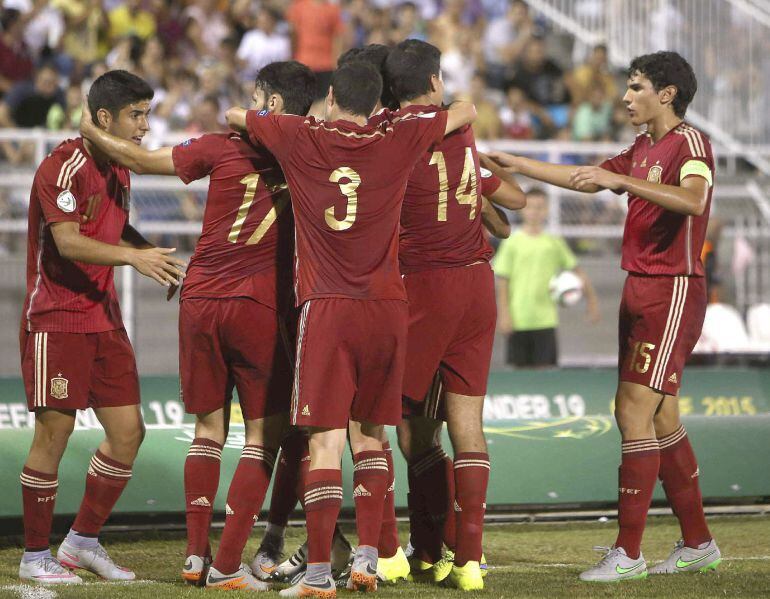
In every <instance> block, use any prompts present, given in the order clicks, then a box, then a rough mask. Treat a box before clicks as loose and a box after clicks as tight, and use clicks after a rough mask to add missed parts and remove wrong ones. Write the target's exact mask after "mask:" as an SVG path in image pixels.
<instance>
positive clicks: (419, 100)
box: [401, 94, 435, 108]
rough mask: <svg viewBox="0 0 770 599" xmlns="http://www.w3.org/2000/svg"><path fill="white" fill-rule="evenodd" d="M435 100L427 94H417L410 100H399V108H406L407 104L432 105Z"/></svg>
mask: <svg viewBox="0 0 770 599" xmlns="http://www.w3.org/2000/svg"><path fill="white" fill-rule="evenodd" d="M434 104H435V102H434V101H433V100H431V98H430V96H429V95H428V94H425V95H424V96H418V97H416V98H412V99H411V100H404V101H403V102H401V108H407V107H408V106H433V105H434Z"/></svg>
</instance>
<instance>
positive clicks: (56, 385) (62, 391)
mask: <svg viewBox="0 0 770 599" xmlns="http://www.w3.org/2000/svg"><path fill="white" fill-rule="evenodd" d="M67 385H69V381H68V380H67V379H65V378H64V377H62V376H61V375H60V376H55V377H53V378H52V379H51V397H53V398H54V399H67V397H69V396H68V395H67Z"/></svg>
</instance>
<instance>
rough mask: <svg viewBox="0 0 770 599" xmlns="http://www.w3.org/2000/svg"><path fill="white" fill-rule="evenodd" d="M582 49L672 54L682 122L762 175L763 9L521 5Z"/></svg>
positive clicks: (682, 0)
mask: <svg viewBox="0 0 770 599" xmlns="http://www.w3.org/2000/svg"><path fill="white" fill-rule="evenodd" d="M528 4H529V5H530V7H531V8H532V9H533V10H535V11H537V12H540V13H541V14H542V15H543V16H544V17H546V18H547V19H548V20H550V21H551V22H552V23H553V24H554V25H555V26H556V27H558V28H560V29H563V30H564V31H567V32H569V33H570V34H572V35H574V36H575V37H576V39H577V40H579V42H581V43H582V44H584V45H585V46H593V45H595V44H598V43H605V44H607V47H608V50H609V57H610V61H611V63H612V65H613V66H614V67H618V68H626V67H627V66H628V64H629V62H630V60H631V59H632V58H633V57H634V56H638V55H640V54H645V53H648V52H655V51H658V50H676V51H677V52H679V53H680V54H682V55H683V56H684V57H685V58H686V59H687V60H688V61H689V62H690V64H692V66H693V68H694V70H695V73H696V75H697V77H698V93H697V94H696V96H695V100H694V101H693V103H692V105H691V107H690V109H689V110H688V119H690V120H691V121H692V122H693V123H694V124H695V125H696V126H699V127H701V128H703V129H704V130H705V131H707V132H708V133H709V134H710V135H711V136H712V138H713V139H714V140H717V141H719V142H721V144H722V145H724V146H725V147H727V148H728V149H729V150H730V151H732V152H735V153H737V154H739V155H740V156H742V157H743V158H745V159H746V160H748V161H750V162H751V163H753V164H754V165H755V166H757V167H758V168H759V169H761V170H762V171H763V172H764V173H765V174H770V160H769V158H770V154H769V153H768V147H770V115H769V114H768V110H767V106H768V105H769V104H770V81H768V80H767V78H768V76H769V74H770V43H769V42H768V40H770V9H769V8H768V3H767V2H759V1H756V0H755V1H753V2H752V1H748V0H590V1H581V0H528Z"/></svg>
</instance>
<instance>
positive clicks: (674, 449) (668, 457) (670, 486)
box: [658, 425, 711, 548]
mask: <svg viewBox="0 0 770 599" xmlns="http://www.w3.org/2000/svg"><path fill="white" fill-rule="evenodd" d="M658 442H659V443H660V471H659V473H658V476H659V477H660V480H661V481H663V489H664V490H665V491H666V497H667V498H668V503H669V504H670V505H671V509H672V510H673V511H674V514H675V515H676V517H677V518H678V519H679V526H680V528H681V529H682V538H683V539H684V544H685V545H686V546H688V547H693V548H697V547H698V546H699V545H701V544H703V543H707V542H708V541H710V540H711V532H710V531H709V528H708V525H707V524H706V516H705V514H704V513H703V499H702V498H701V492H700V485H699V484H698V476H699V474H700V471H699V470H698V462H697V461H696V460H695V453H694V452H693V450H692V446H691V445H690V440H689V438H688V437H687V432H686V431H685V430H684V426H681V425H680V426H679V428H678V429H677V430H676V431H674V432H673V433H671V434H670V435H666V436H665V437H661V438H660V439H658Z"/></svg>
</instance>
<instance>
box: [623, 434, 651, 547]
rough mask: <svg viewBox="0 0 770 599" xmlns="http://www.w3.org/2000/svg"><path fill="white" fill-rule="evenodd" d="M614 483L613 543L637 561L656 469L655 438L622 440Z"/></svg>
mask: <svg viewBox="0 0 770 599" xmlns="http://www.w3.org/2000/svg"><path fill="white" fill-rule="evenodd" d="M622 450H623V454H622V461H621V463H620V468H619V476H618V479H619V484H618V525H619V527H620V530H619V532H618V538H617V540H616V541H615V546H616V547H622V548H623V549H625V551H626V555H628V557H630V558H631V559H637V558H638V557H639V553H640V551H641V546H642V534H643V533H644V525H645V522H646V521H647V512H648V510H649V509H650V502H651V501H652V492H653V490H654V489H655V481H656V479H657V477H658V470H659V467H660V450H659V449H658V440H657V439H638V440H636V441H623V444H622Z"/></svg>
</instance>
